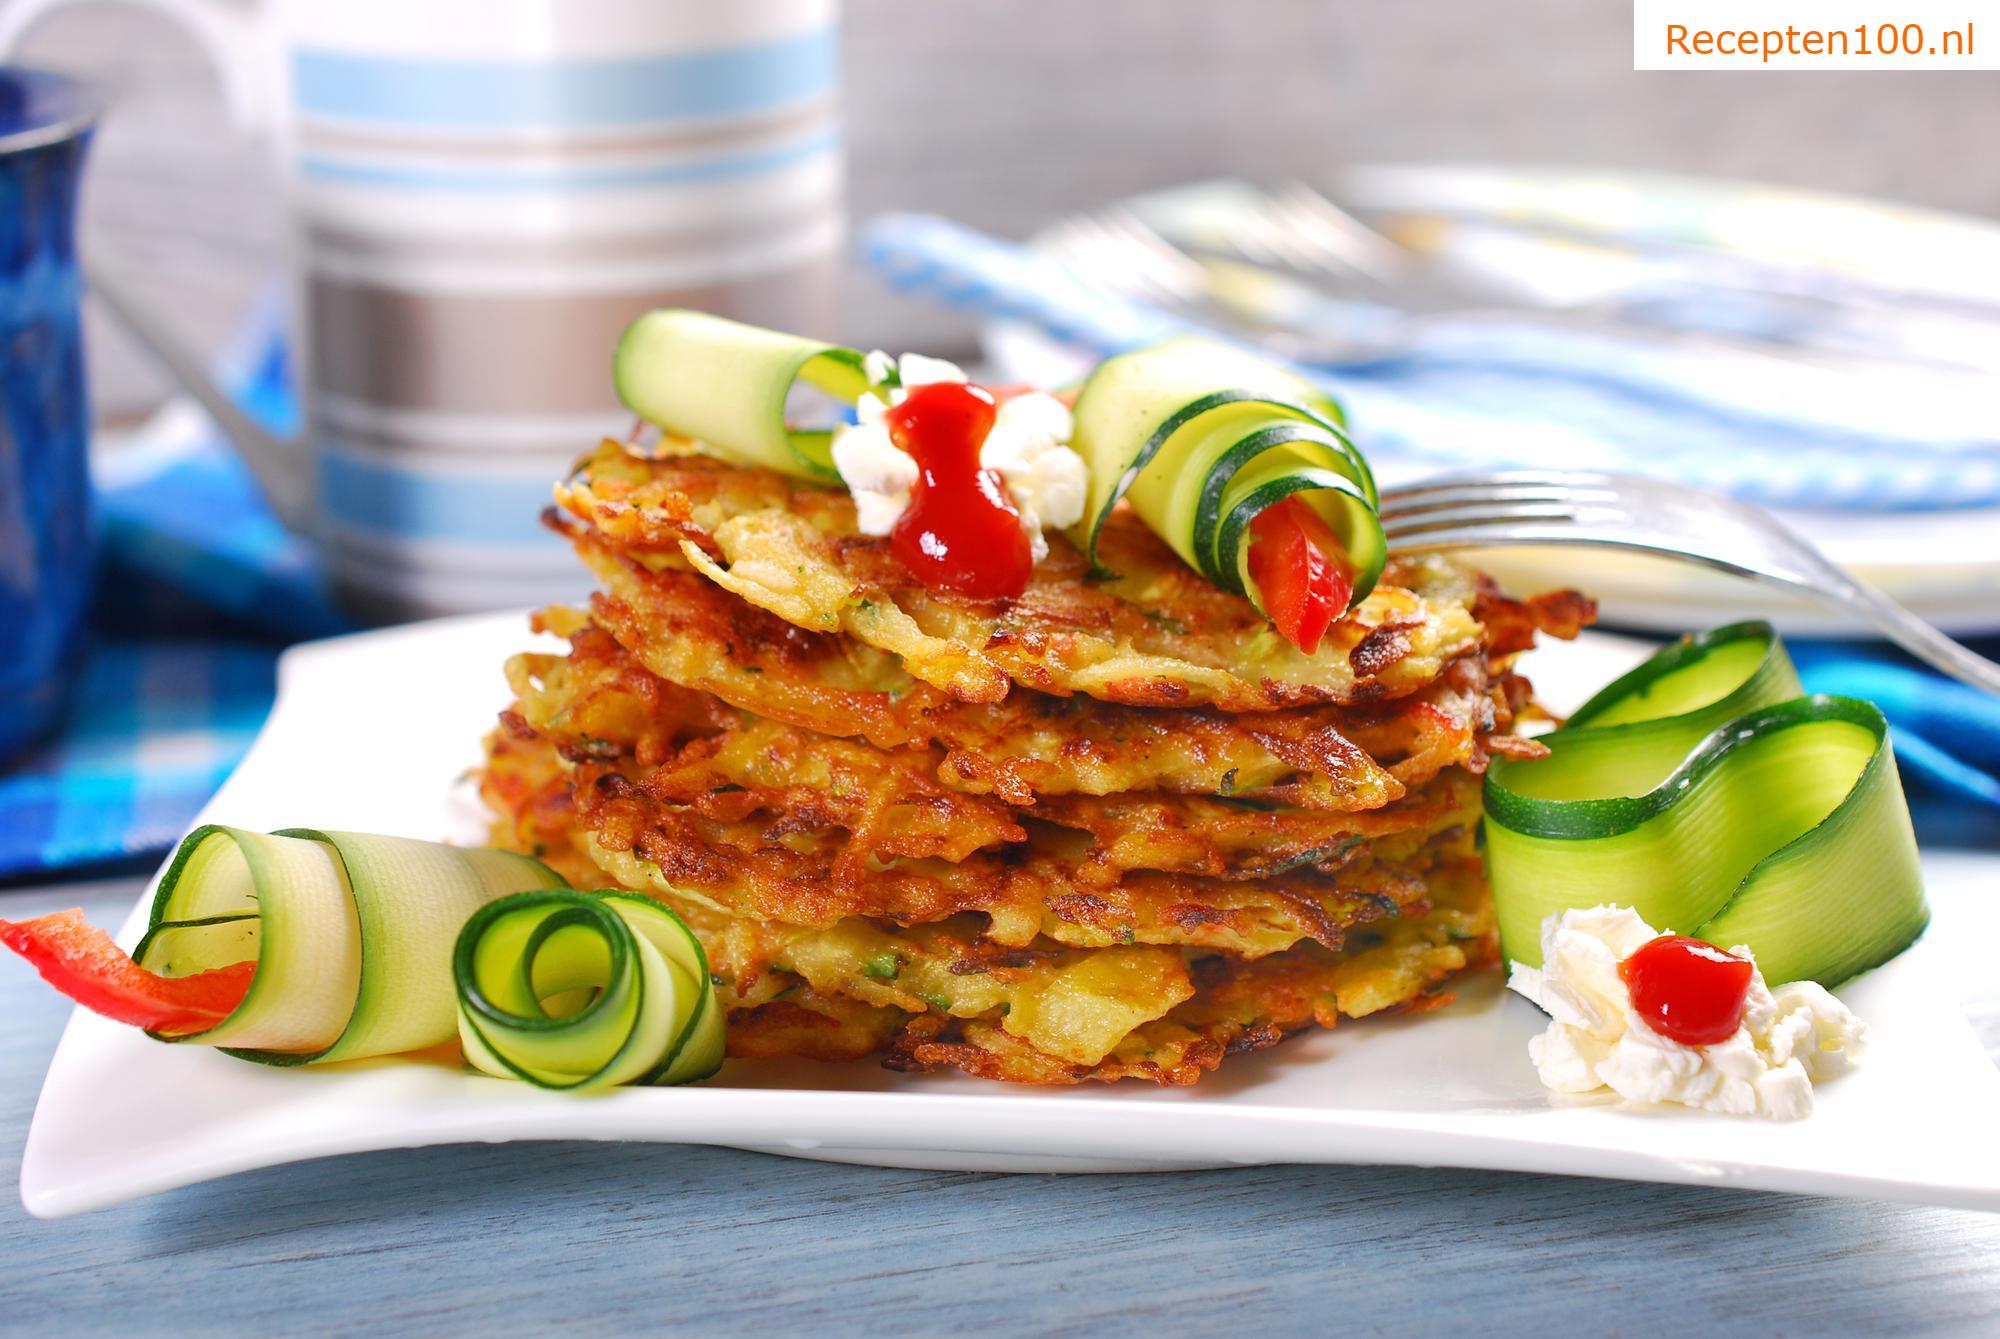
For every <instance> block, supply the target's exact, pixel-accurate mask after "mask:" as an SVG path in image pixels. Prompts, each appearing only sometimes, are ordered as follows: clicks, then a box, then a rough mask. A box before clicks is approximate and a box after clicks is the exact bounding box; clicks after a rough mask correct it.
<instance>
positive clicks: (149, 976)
mask: <svg viewBox="0 0 2000 1339" xmlns="http://www.w3.org/2000/svg"><path fill="white" fill-rule="evenodd" d="M0 944H5V945H6V946H7V947H8V948H11V949H13V950H14V951H15V952H16V953H18V954H20V955H21V956H22V957H24V958H26V959H27V960H28V961H29V962H30V963H32V964H33V965H34V968H35V970H36V971H38V972H40V973H41V974H42V980H44V981H46V982H48V983H49V984H50V985H52V986H54V987H55V988H56V989H57V990H59V991H61V992H62V993H63V994H65V995H67V996H69V997H70V998H71V999H72V1000H75V1001H76V1002H77V1003H78V1004H81V1005H82V1006H83V1007H84V1008H86V1009H89V1010H91V1011H92V1012H93V1013H100V1014H103V1015H104V1016H105V1017H106V1018H109V1019H111V1020H112V1021H113V1022H118V1023H130V1024H131V1025H132V1026H133V1027H142V1028H145V1029H146V1030H147V1031H149V1032H200V1031H202V1030H203V1029H205V1028H211V1027H214V1026H215V1025H216V1024H217V1023H220V1022H221V1021H222V1020H223V1019H225V1018H227V1017H229V1015H230V1014H231V1013H233V1012H234V1011H235V1009H236V1006H237V1005H239V1004H241V1003H243V997H244V995H245V994H247V993H248V992H249V990H250V978H251V977H253V976H255V975H256V974H257V964H256V963H254V962H239V963H237V964H236V965H234V966H232V967H219V968H217V969H216V970H214V971H212V972H198V973H196V974H195V975H193V976H159V975H157V974H155V973H153V972H149V971H147V970H146V969H145V968H143V967H141V966H140V965H139V964H138V963H136V962H133V961H132V959H131V958H130V957H129V956H128V955H127V954H126V952H125V950H124V949H122V948H119V947H118V945H117V944H115V943H113V942H112V940H111V936H110V935H108V934H106V933H104V931H102V930H100V929H98V928H97V927H96V926H94V925H92V924H90V922H88V921H86V920H84V918H83V912H82V911H81V910H72V911H59V912H57V913H56V914H55V915H53V916H43V917H42V918H41V919H39V920H32V921H19V922H16V921H0Z"/></svg>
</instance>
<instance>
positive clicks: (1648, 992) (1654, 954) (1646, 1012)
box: [1618, 935, 1754, 1046]
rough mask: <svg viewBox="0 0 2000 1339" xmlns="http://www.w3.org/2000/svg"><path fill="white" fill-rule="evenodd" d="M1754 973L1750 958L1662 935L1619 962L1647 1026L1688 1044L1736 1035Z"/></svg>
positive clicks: (1707, 945) (1695, 941)
mask: <svg viewBox="0 0 2000 1339" xmlns="http://www.w3.org/2000/svg"><path fill="white" fill-rule="evenodd" d="M1753 970H1754V969H1753V967H1752V966H1751V963H1750V960H1749V959H1747V958H1739V957H1737V956H1736V955H1735V954H1734V953H1725V952H1724V951H1723V950H1721V949H1719V948H1717V947H1716V946H1715V945H1713V944H1707V943H1703V942H1702V941H1701V940H1699V939H1689V938H1687V937H1686V936H1685V935H1661V936H1660V937H1659V938H1658V939H1655V940H1653V941H1651V942H1650V943H1646V944H1642V945H1640V947H1639V949H1638V951H1636V952H1635V953H1633V954H1632V956H1631V957H1629V958H1627V959H1625V961H1624V962H1622V963H1620V964H1618V974H1619V975H1620V976H1622V977H1624V978H1625V985H1626V987H1627V988H1628V989H1630V990H1631V992H1632V1007H1633V1008H1634V1009H1636V1010H1638V1011H1639V1017H1640V1018H1642V1019H1644V1020H1645V1023H1646V1026H1647V1027H1649V1028H1651V1029H1653V1031H1655V1032H1657V1033H1659V1034H1660V1035H1661V1036H1662V1037H1665V1038H1667V1039H1668V1040H1669V1041H1677V1042H1679V1043H1680V1044H1681V1045H1683V1046H1712V1045H1714V1044H1715V1043H1716V1042H1719V1041H1728V1040H1729V1039H1730V1038H1731V1037H1732V1036H1734V1035H1736V1029H1737V1028H1738V1027H1740V1026H1742V1024H1743V1007H1744V1002H1745V1001H1746V1000H1747V999H1748V998H1749V995H1750V976H1751V973H1752V971H1753Z"/></svg>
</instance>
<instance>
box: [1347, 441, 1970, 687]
mask: <svg viewBox="0 0 2000 1339" xmlns="http://www.w3.org/2000/svg"><path fill="white" fill-rule="evenodd" d="M1381 516H1382V530H1383V533H1384V534H1385V535H1386V536H1387V537H1388V540H1389V543H1390V545H1391V546H1392V547H1394V548H1401V549H1458V548H1480V547H1486V546H1492V545H1517V544H1578V545H1589V546H1594V547H1599V548H1614V549H1631V550H1635V551H1637V552H1641V553H1651V554H1656V555H1658V556H1660V557H1664V558H1677V559H1680V560H1681V561H1683V562H1690V563H1696V564H1699V565H1701V566H1703V567H1712V568H1716V569H1718V570H1720V571H1724V572H1729V573H1732V574H1734V575H1736V576H1740V577H1748V578H1749V579H1751V580H1753V581H1761V582H1763V583H1765V584H1767V585H1772V586H1781V587H1784V588H1787V589H1789V590H1794V591H1802V592H1804V593H1806V594H1808V595H1811V596H1813V597H1815V598H1816V599H1818V600H1819V601H1821V602H1822V603H1824V604H1826V605H1828V606H1830V607H1833V608H1836V609H1841V610H1844V611H1846V612H1848V613H1850V614H1853V615H1854V616H1856V617H1857V618H1860V619H1861V620H1863V621H1865V622H1867V623H1868V624H1870V625H1872V626H1873V627H1874V628H1875V629H1876V630H1877V631H1878V632H1880V633H1881V634H1882V635H1883V636H1884V637H1886V638H1888V639H1889V640H1890V641H1892V642H1894V643H1896V645H1898V646H1900V647H1902V648H1903V649H1904V650H1906V651H1908V652H1909V653H1910V654H1911V655H1913V656H1915V657H1917V659H1919V660H1921V661H1923V662H1924V663H1926V664H1928V665H1931V666H1934V667H1935V668H1937V669H1939V670H1941V671H1943V672H1944V673H1946V674H1949V675H1951V676H1952V677H1953V678H1955V679H1960V680H1963V681H1964V682H1966V683H1969V684H1971V685H1973V686H1974V687H1976V688H1984V689H1986V690H1987V691H1988V692H1993V693H2000V665H1996V664H1995V663H1994V662H1992V661H1990V660H1988V659H1986V658H1985V657H1984V656H1981V655H1979V654H1977V653H1975V652H1973V651H1971V650H1969V649H1967V648H1966V647H1964V646H1961V645H1959V644H1958V643H1957V642H1955V641H1953V640H1952V639H1951V638H1949V637H1947V636H1945V635H1944V634H1943V633H1942V632H1939V631H1938V630H1937V629H1936V628H1934V627H1932V626H1931V625H1930V624H1928V623H1926V622H1924V621H1923V620H1922V619H1920V618H1918V617H1917V616H1916V615H1915V614H1912V613H1911V612H1910V611H1909V610H1907V609H1905V608H1903V606H1901V605H1900V604H1897V603H1896V602H1895V601H1894V600H1892V599H1890V598H1889V597H1888V596H1886V595H1884V594H1883V593H1882V592H1881V591H1879V590H1876V589H1875V588H1874V587H1873V586H1870V585H1868V584H1867V583H1866V582H1862V581H1857V580H1856V579H1855V578H1853V577H1852V576H1849V575H1848V574H1847V573H1846V572H1845V571H1843V570H1842V569H1840V568H1839V567H1836V566H1835V565H1834V564H1833V563H1832V562H1830V561H1828V559H1827V558H1826V557H1825V556H1824V555H1823V554H1821V553H1820V551H1819V550H1818V549H1816V548H1814V547H1813V546H1812V544H1811V543H1809V542H1808V541H1807V540H1805V539H1803V538H1801V537H1800V536H1799V535H1798V534H1796V533H1794V532H1793V531H1792V530H1790V529H1789V528H1787V527H1786V526H1785V525H1784V524H1783V523H1782V522H1780V521H1779V520H1778V519H1777V518H1776V517H1774V516H1772V515H1771V514H1770V513H1768V512H1765V511H1763V510H1761V509H1759V508H1757V507H1753V506H1751V505H1749V504H1748V503H1744V502H1738V501H1736V500H1734V499H1732V498H1726V497H1720V496H1718V495H1716V494H1714V493H1708V492H1704V491H1702V490H1701V489H1698V488H1689V487H1687V486H1686V485H1683V484H1675V483H1667V482H1664V481H1662V480H1659V479H1649V478H1644V477H1641V476H1638V475H1631V474H1594V473H1571V472H1567V471H1537V470H1523V471H1513V472H1504V473H1497V474H1479V473H1463V474H1448V475H1441V476H1438V477H1435V478H1431V479H1426V480H1424V481H1423V482H1421V483H1416V484H1409V485H1404V486H1400V487H1396V488H1390V489H1387V490H1385V491H1384V492H1383V494H1382V506H1381Z"/></svg>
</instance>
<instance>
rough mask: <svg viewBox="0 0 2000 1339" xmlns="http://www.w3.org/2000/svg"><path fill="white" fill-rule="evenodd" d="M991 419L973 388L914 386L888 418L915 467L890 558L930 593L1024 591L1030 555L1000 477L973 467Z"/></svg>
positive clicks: (1000, 595)
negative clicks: (894, 556) (894, 559)
mask: <svg viewBox="0 0 2000 1339" xmlns="http://www.w3.org/2000/svg"><path fill="white" fill-rule="evenodd" d="M996 413H997V409H996V406H995V404H994V400H993V396H992V394H991V393H990V392H988V391H986V390H985V389H983V388H981V387H979V386H969V385H966V384H964V383H962V382H954V381H939V382H932V383H931V384H929V385H926V386H919V387H917V388H916V389H915V390H913V391H911V392H910V394H909V396H908V398H906V399H905V400H904V401H903V402H902V403H901V404H899V405H897V406H896V407H895V408H893V409H891V410H890V411H889V412H888V415H887V416H886V418H885V420H884V421H885V422H886V423H887V425H888V428H889V440H890V441H892V442H894V443H895V444H896V445H897V446H898V447H900V448H901V449H902V450H903V451H904V452H906V453H907V454H908V455H909V457H910V458H911V459H912V460H914V461H916V462H917V482H916V486H915V487H914V488H913V489H912V490H911V492H910V505H909V506H908V507H907V508H905V509H904V511H903V514H902V516H901V517H900V518H899V519H898V520H897V521H896V528H895V529H894V530H892V531H891V532H890V533H889V551H890V552H891V553H894V554H895V555H896V557H897V558H898V559H900V560H901V561H902V564H903V566H905V567H907V568H909V569H910V572H911V574H912V575H913V576H915V577H916V578H917V580H919V581H921V582H922V583H923V584H924V585H926V586H928V587H930V588H931V589H932V590H942V591H950V592H952V593H953V594H956V595H969V596H972V597H973V598H974V599H980V600H998V599H1011V598H1012V597H1014V596H1016V595H1019V594H1020V593H1021V592H1022V591H1024V590H1026V589H1027V588H1028V576H1029V574H1030V573H1031V572H1032V571H1033V570H1034V567H1035V553H1034V548H1033V547H1032V545H1031V544H1030V542H1029V540H1028V535H1027V532H1026V531H1025V530H1023V529H1022V528H1021V513H1020V512H1018V511H1016V510H1015V509H1014V507H1013V504H1012V503H1010V502H1008V501H1007V490H1006V488H1005V487H1004V486H1003V485H1002V484H1001V481H1000V476H999V475H997V474H995V473H994V472H993V471H992V470H987V469H981V468H980V466H979V448H980V447H981V446H982V445H984V444H985V441H986V434H987V433H988V432H990V431H992V428H993V420H994V417H995V415H996Z"/></svg>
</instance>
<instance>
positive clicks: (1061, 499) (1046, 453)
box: [833, 350, 1089, 562]
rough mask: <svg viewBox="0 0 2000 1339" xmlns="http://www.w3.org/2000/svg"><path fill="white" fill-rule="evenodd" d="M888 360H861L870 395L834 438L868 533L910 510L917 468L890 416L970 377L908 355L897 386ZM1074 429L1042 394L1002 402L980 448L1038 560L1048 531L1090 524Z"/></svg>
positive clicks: (1061, 408) (878, 355) (1063, 410)
mask: <svg viewBox="0 0 2000 1339" xmlns="http://www.w3.org/2000/svg"><path fill="white" fill-rule="evenodd" d="M891 366H892V364H891V362H890V359H889V355H888V354H886V353H883V352H881V351H880V350H876V351H875V352H872V353H870V354H869V355H868V356H867V357H866V358H865V359H864V360H863V361H862V369H863V371H864V373H865V374H866V375H867V377H868V381H869V385H870V386H871V387H872V389H871V390H869V391H868V392H866V393H865V394H863V395H862V396H861V397H860V399H858V400H857V401H855V405H854V410H855V417H856V419H857V420H858V421H857V422H855V423H852V424H848V425H845V426H843V427H841V428H839V429H837V430H836V431H835V432H834V435H833V467H834V468H835V469H836V470H838V471H840V478H841V482H843V483H845V484H846V485H847V489H848V491H849V492H850V493H852V494H853V495H854V514H855V523H856V525H857V526H859V527H860V530H861V533H863V534H865V535H886V534H888V533H889V532H890V531H891V530H893V529H895V528H896V521H897V520H898V519H899V518H900V517H901V516H902V514H903V512H904V510H905V509H906V508H907V507H908V506H909V505H910V490H911V489H912V488H914V487H915V486H916V482H917V464H916V462H915V461H914V460H911V459H910V457H909V456H908V455H907V454H905V453H904V452H903V451H902V450H901V449H900V448H899V447H897V445H896V444H895V443H894V442H893V441H891V440H890V438H889V427H888V424H887V423H886V422H884V415H886V414H887V413H888V411H889V409H890V408H891V407H892V406H894V405H898V404H901V403H902V402H903V400H904V398H905V397H906V396H907V395H908V393H909V391H910V390H911V389H914V388H915V387H918V386H928V385H932V384H934V383H936V382H941V381H957V382H962V381H964V380H965V379H966V377H965V373H964V371H962V370H961V369H960V368H959V367H958V366H957V365H955V364H953V363H949V362H946V361H945V360H944V359H942V358H926V357H925V356H924V355H922V354H920V353H906V354H904V355H903V356H902V358H900V359H898V360H897V361H896V362H895V363H894V364H893V366H894V368H895V370H896V373H897V379H898V380H899V381H900V382H901V385H900V386H897V387H885V386H884V385H883V383H884V382H886V381H887V380H888V379H889V372H890V368H891ZM1073 428H1074V423H1073V421H1072V419H1071V417H1070V412H1069V407H1068V406H1067V405H1065V404H1063V402H1062V401H1060V400H1058V399H1056V398H1055V397H1054V396H1053V395H1044V394H1042V393H1041V392H1039V391H1037V392H1034V393H1031V394H1028V395H1016V396H1014V397H1012V398H1011V399H1008V400H1004V401H1002V402H1001V404H1000V407H999V411H998V413H996V414H995V416H994V420H993V428H992V430H991V431H990V432H988V433H987V434H986V440H985V442H984V443H982V444H981V446H980V448H979V463H980V466H981V467H982V468H984V469H989V470H992V471H993V472H994V473H995V474H997V475H999V476H1000V482H1001V484H1002V485H1003V487H1004V488H1005V490H1006V493H1007V500H1008V502H1010V503H1012V504H1013V507H1014V510H1015V511H1017V512H1019V513H1020V514H1021V528H1022V529H1023V530H1024V531H1026V532H1027V535H1028V540H1029V543H1030V544H1031V545H1032V546H1033V550H1034V557H1035V561H1036V562H1040V561H1041V560H1042V559H1043V558H1044V557H1046V556H1047V555H1048V551H1049V544H1048V540H1047V539H1045V538H1043V535H1042V532H1043V530H1045V529H1056V530H1060V529H1063V528H1064V527H1066V526H1072V525H1075V524H1076V523H1077V522H1078V521H1079V520H1081V519H1083V507H1084V499H1085V496H1086V494H1087V493H1088V491H1089V471H1088V470H1087V469H1085V467H1084V463H1083V457H1082V456H1080V455H1078V454H1077V453H1076V452H1074V451H1072V450H1070V449H1069V439H1070V434H1071V432H1072V430H1073Z"/></svg>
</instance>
